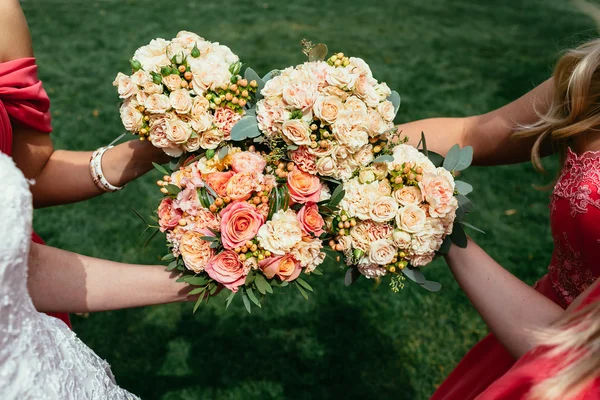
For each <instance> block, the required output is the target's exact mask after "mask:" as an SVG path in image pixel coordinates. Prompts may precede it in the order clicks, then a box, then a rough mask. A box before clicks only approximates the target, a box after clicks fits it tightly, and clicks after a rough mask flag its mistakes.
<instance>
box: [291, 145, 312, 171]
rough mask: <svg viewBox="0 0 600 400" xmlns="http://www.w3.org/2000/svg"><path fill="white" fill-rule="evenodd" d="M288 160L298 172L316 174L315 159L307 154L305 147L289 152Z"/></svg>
mask: <svg viewBox="0 0 600 400" xmlns="http://www.w3.org/2000/svg"><path fill="white" fill-rule="evenodd" d="M290 159H291V160H292V161H293V162H294V164H296V166H297V167H298V168H300V170H302V171H304V172H307V173H309V174H312V175H315V174H316V173H317V157H316V156H315V155H313V154H310V153H309V152H308V148H307V147H306V146H300V147H298V149H296V150H294V151H290Z"/></svg>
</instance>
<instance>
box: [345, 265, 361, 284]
mask: <svg viewBox="0 0 600 400" xmlns="http://www.w3.org/2000/svg"><path fill="white" fill-rule="evenodd" d="M360 275H361V274H360V271H359V270H358V268H356V267H350V268H348V271H346V276H345V277H344V284H345V285H346V286H350V285H352V284H353V283H354V282H356V280H357V279H358V278H359V277H360Z"/></svg>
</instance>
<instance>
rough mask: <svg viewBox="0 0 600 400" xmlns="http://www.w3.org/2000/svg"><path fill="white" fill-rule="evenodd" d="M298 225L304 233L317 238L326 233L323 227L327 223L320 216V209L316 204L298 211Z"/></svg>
mask: <svg viewBox="0 0 600 400" xmlns="http://www.w3.org/2000/svg"><path fill="white" fill-rule="evenodd" d="M297 217H298V223H300V227H301V228H302V230H303V231H304V233H312V234H313V235H315V236H316V237H319V236H321V235H322V234H323V233H325V231H324V230H323V226H324V225H325V221H323V217H322V216H321V214H319V207H318V206H317V205H316V204H315V203H308V204H305V205H304V206H303V207H302V208H301V209H300V211H298V215H297Z"/></svg>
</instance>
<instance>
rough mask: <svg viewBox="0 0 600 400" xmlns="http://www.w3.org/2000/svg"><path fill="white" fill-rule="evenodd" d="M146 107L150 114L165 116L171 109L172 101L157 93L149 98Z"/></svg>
mask: <svg viewBox="0 0 600 400" xmlns="http://www.w3.org/2000/svg"><path fill="white" fill-rule="evenodd" d="M144 107H146V110H147V111H148V112H151V113H154V114H164V113H166V112H167V111H168V110H169V109H170V108H171V101H170V100H169V98H168V97H167V96H166V95H164V94H158V93H155V94H151V95H150V96H148V98H147V99H146V102H145V103H144Z"/></svg>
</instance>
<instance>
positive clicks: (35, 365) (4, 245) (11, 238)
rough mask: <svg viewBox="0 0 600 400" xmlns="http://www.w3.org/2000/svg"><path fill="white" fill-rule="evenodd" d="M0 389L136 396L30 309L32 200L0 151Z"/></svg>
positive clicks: (79, 399)
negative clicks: (28, 285)
mask: <svg viewBox="0 0 600 400" xmlns="http://www.w3.org/2000/svg"><path fill="white" fill-rule="evenodd" d="M0 181H2V182H3V184H4V188H3V190H2V191H1V192H0V199H1V204H2V207H0V221H1V223H0V237H2V240H1V241H0V393H1V394H2V399H5V400H10V399H19V400H28V399H36V400H37V399H61V400H62V399H67V400H70V399H73V400H88V399H89V400H92V399H137V397H136V396H134V395H132V394H131V393H129V392H127V391H126V390H124V389H122V388H120V387H119V386H117V384H116V383H115V379H114V376H113V375H112V372H111V370H110V366H109V365H108V363H107V362H106V361H104V360H102V359H101V358H100V357H98V356H97V355H96V354H95V353H94V352H93V351H92V350H91V349H90V348H89V347H87V346H86V345H85V344H84V343H83V342H82V341H81V340H79V339H78V338H77V336H76V335H75V334H74V333H73V332H72V331H71V330H70V329H69V328H68V327H67V326H66V325H65V324H64V323H63V322H61V321H59V320H58V319H56V318H52V317H49V316H47V315H45V314H42V313H39V312H37V311H36V309H35V307H34V306H33V303H32V301H31V297H30V296H29V293H28V291H27V268H28V266H27V262H28V256H29V249H30V245H31V241H30V237H31V221H32V204H31V192H30V191H29V187H28V183H27V181H26V180H25V178H24V177H23V175H22V174H21V172H20V171H19V170H18V169H17V167H16V166H15V165H14V163H13V161H12V159H11V158H10V157H8V156H6V155H4V154H2V153H0Z"/></svg>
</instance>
